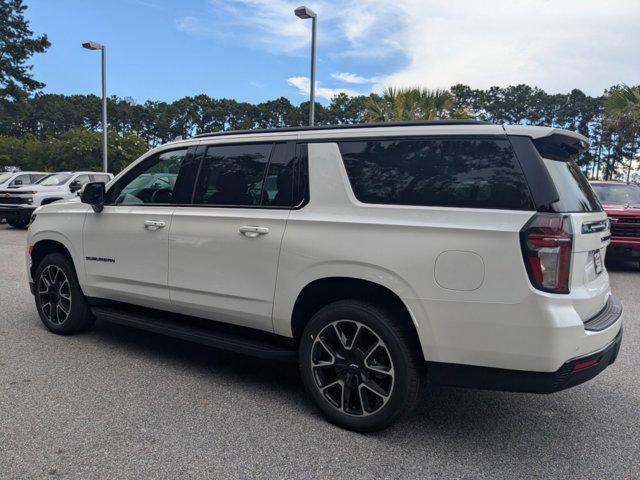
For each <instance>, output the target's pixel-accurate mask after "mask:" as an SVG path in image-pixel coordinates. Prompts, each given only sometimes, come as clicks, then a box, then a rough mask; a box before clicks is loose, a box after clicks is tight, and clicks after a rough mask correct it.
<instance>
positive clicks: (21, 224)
mask: <svg viewBox="0 0 640 480" xmlns="http://www.w3.org/2000/svg"><path fill="white" fill-rule="evenodd" d="M7 223H8V224H9V225H11V226H12V227H13V228H18V229H20V230H24V229H25V228H27V227H28V226H29V218H27V217H12V218H7Z"/></svg>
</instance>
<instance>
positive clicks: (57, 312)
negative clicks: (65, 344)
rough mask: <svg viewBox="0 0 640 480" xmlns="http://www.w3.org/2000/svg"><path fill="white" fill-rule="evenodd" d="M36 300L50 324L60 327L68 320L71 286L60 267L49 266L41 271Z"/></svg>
mask: <svg viewBox="0 0 640 480" xmlns="http://www.w3.org/2000/svg"><path fill="white" fill-rule="evenodd" d="M38 298H39V300H40V309H41V310H42V313H43V314H44V316H45V317H47V319H48V320H49V321H50V322H51V323H53V324H56V325H62V324H63V323H64V322H65V321H66V320H67V319H68V318H69V314H70V313H71V285H70V284H69V279H68V278H67V276H66V275H65V273H64V271H63V270H62V269H61V268H60V267H58V266H56V265H49V266H48V267H46V268H45V269H44V270H42V273H41V274H40V278H39V280H38Z"/></svg>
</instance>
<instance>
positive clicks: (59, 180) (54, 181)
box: [38, 173, 71, 187]
mask: <svg viewBox="0 0 640 480" xmlns="http://www.w3.org/2000/svg"><path fill="white" fill-rule="evenodd" d="M70 178H71V174H70V173H54V174H53V175H49V176H48V177H44V178H43V179H41V180H39V181H38V185H42V186H43V187H57V186H58V185H64V184H65V183H67V182H68V181H69V179H70Z"/></svg>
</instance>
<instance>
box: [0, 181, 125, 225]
mask: <svg viewBox="0 0 640 480" xmlns="http://www.w3.org/2000/svg"><path fill="white" fill-rule="evenodd" d="M112 178H113V175H112V174H110V173H101V172H60V173H51V174H46V175H42V176H41V177H40V179H39V180H38V181H37V182H35V183H34V184H33V185H27V186H20V187H17V188H10V189H6V190H0V214H2V215H3V216H4V217H6V219H7V223H8V224H9V225H11V226H12V227H14V228H26V227H27V226H28V225H29V220H30V218H31V214H32V213H33V211H34V210H35V209H36V208H38V207H39V206H41V205H47V204H49V203H53V202H57V201H58V200H68V199H72V198H77V197H78V195H79V193H80V189H82V187H83V186H85V185H86V184H87V183H91V182H103V183H108V182H109V181H110V180H111V179H112Z"/></svg>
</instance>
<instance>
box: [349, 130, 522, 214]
mask: <svg viewBox="0 0 640 480" xmlns="http://www.w3.org/2000/svg"><path fill="white" fill-rule="evenodd" d="M339 147H340V152H341V154H342V158H343V160H344V163H345V167H346V169H347V174H348V176H349V180H350V182H351V185H352V188H353V191H354V194H355V195H356V197H357V198H358V200H360V201H361V202H364V203H380V204H395V205H424V206H448V207H468V208H494V209H507V210H533V209H534V207H533V202H532V199H531V195H530V193H529V189H528V187H527V183H526V181H525V178H524V174H523V173H522V170H521V168H520V165H519V164H518V162H517V160H516V158H515V156H514V154H513V151H512V149H511V145H510V143H509V141H508V140H502V139H409V140H392V139H390V140H372V141H344V142H340V143H339Z"/></svg>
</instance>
